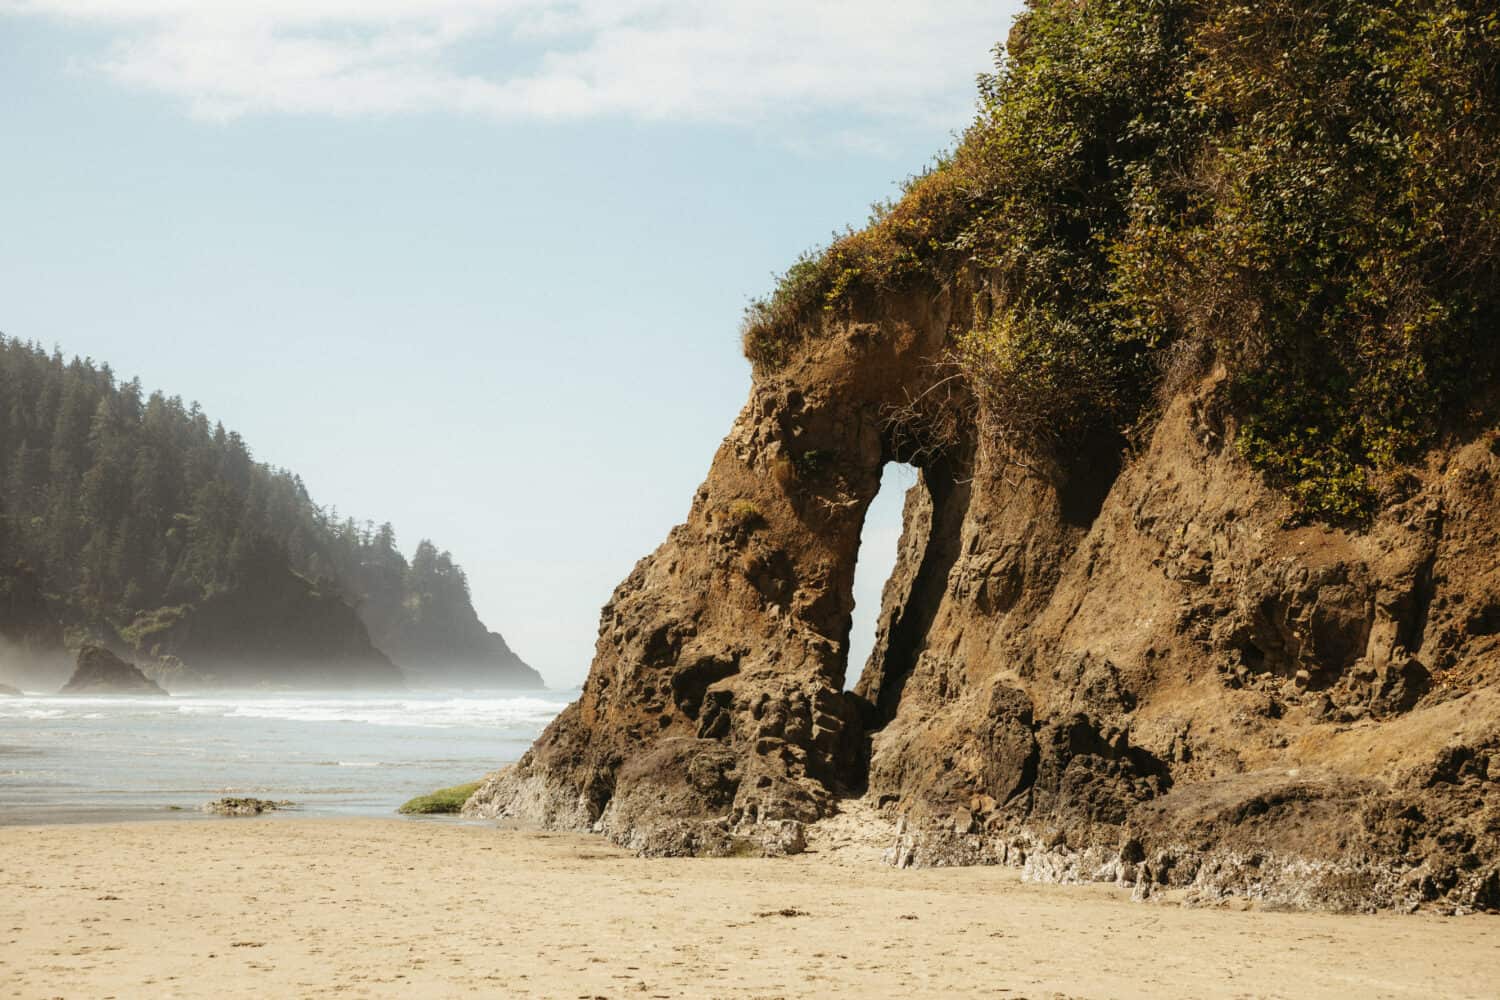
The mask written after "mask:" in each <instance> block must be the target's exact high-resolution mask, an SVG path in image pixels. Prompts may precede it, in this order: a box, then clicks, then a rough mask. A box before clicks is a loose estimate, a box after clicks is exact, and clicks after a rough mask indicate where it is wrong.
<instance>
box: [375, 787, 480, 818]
mask: <svg viewBox="0 0 1500 1000" xmlns="http://www.w3.org/2000/svg"><path fill="white" fill-rule="evenodd" d="M482 784H483V782H482V781H471V782H469V783H468V784H467V785H454V786H453V787H452V788H439V789H438V790H437V791H435V792H432V793H430V794H427V795H418V796H417V797H416V798H414V799H412V800H411V801H410V802H408V803H406V804H405V805H404V806H402V807H401V808H400V809H398V810H396V811H397V812H400V813H405V814H406V815H408V816H437V815H451V814H453V813H456V812H458V811H459V810H460V809H462V808H463V807H464V803H465V802H467V801H469V796H470V795H473V794H474V793H475V792H476V791H478V790H479V786H480V785H482Z"/></svg>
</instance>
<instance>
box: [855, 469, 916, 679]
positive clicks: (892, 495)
mask: <svg viewBox="0 0 1500 1000" xmlns="http://www.w3.org/2000/svg"><path fill="white" fill-rule="evenodd" d="M919 475H920V474H919V473H918V471H917V468H916V467H915V466H913V465H909V464H907V463H905V462H887V463H886V464H885V466H884V468H883V469H882V470H881V474H880V489H879V491H878V492H877V493H876V494H875V499H874V500H872V501H870V506H869V507H868V508H867V509H866V511H865V520H864V525H863V527H862V528H861V529H860V536H859V554H858V557H857V559H856V561H855V564H854V614H853V620H852V622H851V625H850V630H849V641H848V642H847V643H846V644H845V647H846V649H847V651H848V652H847V660H846V663H845V666H844V690H846V691H851V690H853V689H854V687H855V685H857V684H858V683H859V681H860V678H861V677H863V676H864V673H865V667H866V665H867V664H868V662H869V659H870V654H871V653H872V652H873V651H874V649H875V644H876V634H877V631H878V629H879V625H880V614H881V608H882V604H883V602H884V594H885V590H886V588H887V587H888V586H889V585H890V582H891V579H892V576H893V575H894V573H895V570H896V562H897V557H898V554H899V550H900V544H901V531H902V526H903V521H902V517H903V512H904V511H905V507H906V494H907V493H908V492H909V491H910V490H911V488H912V487H913V486H915V485H917V483H918V481H919Z"/></svg>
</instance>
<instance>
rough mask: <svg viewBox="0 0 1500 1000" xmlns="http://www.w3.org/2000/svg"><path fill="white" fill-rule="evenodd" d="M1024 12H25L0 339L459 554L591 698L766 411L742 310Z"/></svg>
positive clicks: (872, 559) (840, 8)
mask: <svg viewBox="0 0 1500 1000" xmlns="http://www.w3.org/2000/svg"><path fill="white" fill-rule="evenodd" d="M1017 7H1018V5H1016V4H1002V5H998V6H997V5H990V4H980V3H968V2H965V3H955V4H951V5H948V6H947V9H946V10H945V11H943V12H942V13H940V14H929V13H925V12H923V11H920V10H913V9H909V8H907V7H906V6H903V5H896V4H876V5H865V6H862V7H861V9H860V11H859V16H857V17H851V16H849V15H848V14H847V13H845V5H841V4H837V3H824V4H814V5H787V4H780V3H771V4H765V5H760V6H759V7H756V8H752V9H749V10H748V11H747V8H746V7H745V6H744V5H736V6H735V7H734V8H732V9H731V8H728V7H725V8H722V9H720V8H709V9H703V8H700V7H698V6H696V5H684V4H677V3H662V4H635V5H624V6H619V5H615V6H609V5H604V4H594V3H585V4H581V5H562V4H554V3H549V2H545V0H535V2H522V3H483V2H465V0H452V2H444V3H440V4H437V5H418V4H414V3H407V2H401V0H390V2H386V3H382V4H379V5H373V6H372V5H366V6H365V7H362V8H350V7H346V6H345V5H342V4H334V3H329V2H321V3H311V4H296V5H291V4H286V5H283V4H271V5H258V6H257V7H256V9H255V11H253V12H244V11H241V12H235V13H234V14H229V13H226V12H224V11H221V10H209V11H204V10H196V9H194V5H192V4H189V3H186V2H185V0H183V2H176V0H133V2H125V0H120V2H113V0H103V2H87V3H86V2H82V0H78V2H74V0H39V2H31V3H14V2H12V3H0V54H3V56H4V58H3V65H0V81H3V82H4V85H5V87H6V88H7V92H8V93H10V94H11V95H13V99H12V100H11V101H8V102H7V103H6V106H5V110H4V112H3V114H4V124H5V127H6V130H7V133H8V134H9V135H11V136H12V137H13V142H14V144H15V148H17V149H24V150H25V155H23V156H13V157H11V158H8V159H7V161H6V163H5V164H4V166H3V167H0V171H3V176H4V178H5V181H6V183H5V185H4V189H5V191H6V192H7V194H6V195H5V196H4V199H5V208H6V212H7V218H8V219H9V220H10V225H9V227H8V230H9V233H10V236H11V238H10V239H9V240H7V241H6V242H5V244H4V246H3V249H0V273H4V274H5V275H6V281H5V292H6V301H7V303H8V305H9V307H10V308H9V309H8V310H7V311H6V313H5V315H4V316H0V332H3V333H4V334H5V335H7V336H12V337H16V338H19V339H23V340H34V341H38V342H41V343H43V344H45V345H48V346H51V345H53V344H57V345H59V346H60V347H61V348H62V349H63V351H64V352H65V353H67V354H69V355H72V354H77V355H80V356H90V357H93V358H94V359H95V360H96V361H99V362H107V363H108V364H110V365H111V366H112V367H113V369H114V370H115V372H116V374H117V375H118V376H119V377H121V378H124V379H129V378H131V377H137V376H138V377H139V378H140V379H141V380H142V382H143V383H144V385H145V386H146V387H147V388H148V389H161V390H162V391H164V392H166V393H168V394H175V395H181V396H182V397H183V398H184V399H187V400H196V401H198V402H200V403H201V404H202V406H203V407H204V409H205V410H206V411H207V412H208V413H209V414H210V416H211V417H213V418H214V419H217V420H220V421H222V422H223V423H224V424H225V426H226V427H229V428H232V429H235V430H238V431H239V432H240V433H241V434H243V435H244V437H245V438H246V440H247V441H248V442H249V443H250V445H251V447H252V449H253V452H254V456H255V458H256V459H258V460H260V461H264V462H267V463H270V464H272V465H276V466H282V467H286V468H288V469H290V470H292V471H294V472H296V473H297V474H299V475H300V476H301V477H302V478H303V480H304V481H305V482H306V483H307V485H308V487H309V489H310V490H311V492H312V494H313V496H314V498H315V499H316V500H317V501H318V502H319V503H320V504H323V505H325V506H329V507H335V508H337V509H338V510H339V511H340V512H341V513H343V514H349V515H352V516H354V517H357V518H359V519H360V520H365V519H369V520H372V521H375V522H377V523H378V522H382V521H390V522H391V523H392V524H394V526H395V528H396V531H397V536H398V539H399V542H400V544H401V547H402V548H403V550H405V551H407V552H408V553H409V552H410V550H411V548H412V547H413V546H414V545H415V543H416V542H417V540H418V539H420V538H423V537H428V538H431V539H433V540H434V541H435V542H436V543H437V544H438V545H439V546H440V547H442V548H446V549H448V550H450V551H451V552H452V553H453V555H454V558H455V559H456V560H457V561H459V562H460V563H461V564H462V565H463V567H464V568H465V570H466V571H467V573H468V576H469V579H470V582H471V585H472V591H473V596H474V602H475V606H476V608H477V610H478V611H479V613H480V616H481V617H482V618H483V619H484V621H485V622H486V624H488V625H489V626H490V627H491V628H492V629H495V630H496V631H499V632H500V633H502V634H503V635H504V636H505V638H506V640H507V641H508V642H509V644H510V645H511V647H512V648H513V649H514V650H515V651H516V652H517V653H518V654H519V655H520V656H521V657H522V658H523V659H525V660H526V661H527V662H528V663H530V664H531V665H532V666H534V667H536V668H537V669H538V670H539V671H541V673H542V675H543V677H544V678H545V680H546V681H547V683H548V685H549V686H550V687H553V688H566V687H571V686H573V685H575V684H577V683H578V682H579V681H580V680H581V679H582V677H583V676H584V674H585V673H586V671H587V669H588V665H589V662H590V660H591V658H592V650H593V642H594V637H595V632H596V627H597V621H598V612H599V608H600V607H601V605H603V603H604V602H605V601H606V600H607V599H608V597H609V594H610V592H611V591H612V589H613V588H614V586H615V585H616V584H617V583H618V582H619V581H620V580H621V579H622V578H623V577H624V576H625V575H626V574H627V573H628V572H629V570H630V568H631V566H632V565H634V563H635V561H636V560H637V559H639V558H641V557H642V556H644V555H646V554H647V553H649V552H650V551H651V550H652V549H654V548H655V547H656V546H657V545H658V544H659V543H660V542H661V540H662V539H663V538H664V537H665V535H666V533H667V531H668V530H669V529H670V528H671V527H672V526H673V525H675V524H677V523H679V522H680V521H681V520H682V519H683V517H684V516H685V514H686V512H687V508H688V504H689V502H690V500H691V497H692V494H693V491H694V490H695V489H696V488H697V486H698V484H699V483H700V482H701V480H702V478H703V476H704V474H705V473H706V471H707V469H708V465H709V462H710V460H711V458H712V455H713V452H714V449H715V448H716V447H717V445H718V443H719V440H720V439H721V437H722V436H723V434H724V433H725V432H726V431H727V429H728V428H729V425H730V423H731V422H732V420H733V419H734V416H735V414H736V413H737V411H738V409H739V407H740V405H741V404H742V402H743V400H744V398H745V393H746V390H747V388H748V385H749V370H748V365H747V364H746V362H745V361H744V360H743V358H742V357H741V356H740V352H739V347H738V343H737V331H738V321H739V317H740V312H741V310H742V308H743V306H744V305H745V303H746V302H747V300H748V299H749V298H751V297H752V296H755V295H757V294H760V293H762V292H764V291H766V290H767V289H768V288H769V287H770V285H771V283H772V280H773V277H772V276H773V274H774V273H775V272H777V271H779V270H781V269H784V268H785V267H786V266H787V265H788V264H790V263H791V262H792V261H793V260H794V259H795V258H796V256H797V254H798V253H800V252H801V251H803V250H806V249H808V248H810V247H812V246H815V245H817V244H819V243H821V242H824V241H826V239H827V237H828V235H829V233H830V232H831V231H833V230H834V229H837V228H841V227H843V226H844V225H846V224H850V223H854V224H857V223H859V222H861V221H862V220H863V219H864V217H865V215H866V212H867V208H868V205H869V204H870V203H871V202H873V201H876V200H878V199H881V198H884V197H887V196H889V195H891V194H893V193H895V191H896V190H897V185H898V184H899V182H900V180H901V179H902V178H904V177H905V176H907V175H909V174H911V173H913V172H915V171H918V170H920V169H921V168H922V167H923V166H924V164H926V163H928V162H930V160H931V158H932V156H933V155H934V154H935V153H937V152H938V151H940V150H941V149H943V148H945V147H947V146H949V145H950V144H951V141H952V136H953V134H954V133H955V132H957V131H959V130H961V129H962V128H963V127H964V125H965V124H966V123H967V120H968V116H969V113H970V109H971V107H972V102H973V90H974V87H973V78H974V76H975V74H977V73H980V72H983V71H986V70H988V69H990V68H991V66H992V57H991V52H990V50H991V48H992V46H993V45H994V43H995V42H997V41H999V40H1000V39H1001V38H1002V37H1003V36H1004V34H1005V31H1006V30H1007V28H1008V25H1009V22H1010V20H1011V18H1012V16H1013V15H1014V13H1015V11H1016V9H1017ZM794 8H795V10H796V22H797V24H798V25H799V27H798V29H797V31H796V32H794V33H792V34H790V35H789V34H788V25H789V24H790V23H791V22H792V20H793V11H794ZM876 65H878V66H880V67H881V71H880V72H871V71H870V70H871V67H872V66H876ZM909 482H910V474H909V473H907V474H905V476H904V478H903V477H902V476H898V475H895V474H893V475H892V476H888V478H887V484H888V487H889V486H891V485H895V486H896V487H897V488H896V489H890V488H887V490H886V491H885V492H884V493H883V494H882V496H881V497H880V498H879V500H877V502H876V506H875V508H873V509H872V512H871V516H870V520H869V522H868V524H867V528H866V538H867V540H866V550H865V560H864V563H863V564H862V567H861V569H862V572H861V574H860V581H859V586H858V588H857V595H856V596H857V599H858V601H859V612H858V613H857V619H856V626H855V642H856V647H855V649H854V652H853V654H852V655H851V666H850V669H851V672H857V671H858V669H859V667H860V666H861V665H862V662H863V650H865V649H867V648H868V633H869V629H870V622H871V621H872V619H873V613H874V610H875V605H876V604H878V599H879V591H880V587H881V585H882V583H883V580H884V575H885V574H884V571H883V569H882V568H881V564H882V563H883V564H885V565H888V563H889V559H890V555H889V553H892V552H893V551H894V544H895V537H896V534H897V531H898V530H899V514H900V505H901V498H900V495H899V494H900V490H901V489H903V488H904V487H905V486H906V485H908V484H909ZM882 553H884V554H882Z"/></svg>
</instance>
